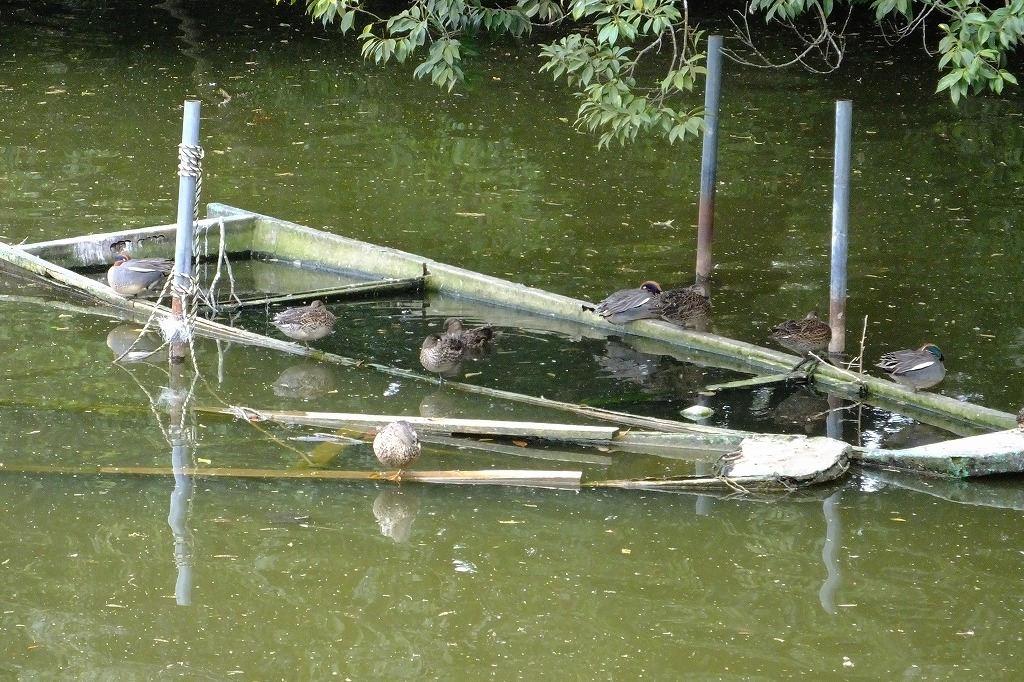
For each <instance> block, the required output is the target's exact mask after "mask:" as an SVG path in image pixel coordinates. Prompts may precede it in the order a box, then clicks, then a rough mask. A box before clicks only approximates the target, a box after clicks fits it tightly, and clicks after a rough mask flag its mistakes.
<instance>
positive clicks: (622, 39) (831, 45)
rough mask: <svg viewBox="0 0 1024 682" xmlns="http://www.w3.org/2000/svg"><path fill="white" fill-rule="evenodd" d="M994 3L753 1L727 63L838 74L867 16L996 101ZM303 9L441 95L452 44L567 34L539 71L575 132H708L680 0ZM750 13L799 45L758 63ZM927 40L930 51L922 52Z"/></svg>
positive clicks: (458, 70) (950, 85)
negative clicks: (563, 89)
mask: <svg viewBox="0 0 1024 682" xmlns="http://www.w3.org/2000/svg"><path fill="white" fill-rule="evenodd" d="M276 2H279V3H280V2H284V0H276ZM288 2H290V3H291V4H295V3H296V2H298V0H288ZM995 4H998V3H994V2H986V1H985V0H749V1H748V2H747V3H746V7H745V10H744V11H737V12H736V15H735V18H734V19H733V25H734V27H735V28H736V33H737V36H738V37H739V39H740V42H741V43H742V45H743V46H744V48H743V50H742V51H728V52H726V56H728V57H730V58H732V59H734V60H736V61H739V62H743V63H747V64H756V65H759V66H773V67H778V66H786V65H789V64H800V65H802V66H804V67H805V68H808V69H810V70H812V71H818V72H821V71H830V70H834V69H836V68H838V67H839V65H840V63H841V62H842V58H843V53H844V49H845V36H844V31H845V28H846V26H847V23H848V22H849V20H850V17H851V15H852V14H853V13H854V12H855V11H857V10H867V11H870V12H872V13H873V15H874V19H875V21H876V23H877V25H878V27H879V30H880V31H881V32H882V33H883V34H884V35H885V37H886V38H887V39H888V40H892V41H896V40H901V39H903V38H906V37H909V36H912V35H917V34H921V35H922V36H923V41H924V44H925V47H926V49H928V50H929V53H930V54H933V55H937V56H938V68H939V70H940V71H941V72H942V75H941V77H940V78H939V80H938V83H937V86H936V92H946V93H948V96H949V98H950V99H951V100H952V102H953V103H954V104H956V103H958V102H960V100H961V99H963V98H964V97H966V96H969V95H977V94H980V93H982V92H983V91H986V90H988V91H990V92H993V93H996V94H999V93H1001V92H1002V91H1003V89H1004V87H1005V86H1006V85H1007V84H1011V85H1016V84H1017V79H1016V77H1015V76H1014V75H1013V74H1012V73H1011V72H1009V71H1008V70H1006V68H1005V67H1006V62H1007V56H1008V55H1009V54H1010V53H1012V52H1013V51H1014V50H1015V49H1016V47H1017V45H1018V43H1019V42H1020V41H1021V39H1022V36H1024V0H1004V2H1003V4H1002V5H1000V6H998V7H995V8H994V9H993V8H990V7H989V6H990V5H995ZM305 5H306V12H307V13H308V14H309V15H310V16H312V17H313V18H314V19H317V20H320V21H322V22H323V23H324V24H325V25H327V24H332V23H336V24H337V25H338V27H339V28H340V29H341V31H342V33H348V32H349V31H353V30H358V31H359V33H358V39H359V40H360V41H361V42H362V54H363V57H364V58H365V59H368V60H373V61H375V62H377V63H387V62H390V61H397V62H404V61H405V60H406V59H409V58H411V57H413V56H414V55H416V58H418V59H420V61H419V63H418V64H417V65H416V68H415V70H414V72H413V73H414V76H415V77H416V78H429V79H430V81H431V82H432V83H434V84H436V85H438V86H440V87H443V88H446V89H448V90H449V91H450V90H452V89H453V88H455V87H456V86H457V85H458V84H460V83H462V82H463V80H464V78H465V74H464V71H463V60H464V58H465V57H467V56H468V54H467V53H468V50H467V49H466V48H465V47H464V45H463V43H462V42H461V41H460V38H465V37H467V36H472V35H474V34H477V33H479V32H488V33H493V34H505V35H510V36H513V37H520V36H523V35H526V34H528V33H530V31H531V30H532V29H533V28H535V27H541V26H545V27H564V31H565V33H564V35H562V37H561V38H559V39H558V40H556V41H554V42H551V43H547V44H544V45H542V46H541V48H540V57H541V58H543V59H544V62H543V65H542V66H541V71H544V72H548V73H550V74H551V75H552V76H553V77H554V78H555V79H557V80H561V81H564V82H565V84H566V85H567V86H568V87H569V88H570V90H571V91H572V93H573V95H574V96H575V97H577V98H578V99H579V100H580V106H579V109H578V110H577V112H576V122H575V125H576V127H577V128H578V129H582V130H586V131H588V132H591V133H597V134H599V135H600V137H599V143H598V144H599V146H607V145H608V144H609V143H611V142H612V141H613V140H615V141H618V142H619V143H621V144H625V143H626V142H628V141H630V140H633V139H634V138H636V136H637V135H638V134H640V133H655V134H660V135H663V136H664V137H666V138H668V140H669V141H670V142H675V141H676V140H681V141H682V140H688V139H691V138H694V137H696V136H698V135H699V134H700V132H701V130H702V128H703V125H704V121H703V110H702V107H701V106H699V104H698V103H695V102H694V101H693V100H694V95H693V90H694V86H695V85H696V83H697V80H698V79H699V78H700V77H701V76H704V75H706V69H705V67H704V66H703V64H704V61H705V58H706V54H705V53H704V52H703V51H702V49H701V47H700V46H701V45H702V44H703V39H704V35H703V33H702V32H701V31H700V30H697V28H696V27H695V26H694V25H693V24H691V22H690V18H689V11H688V7H689V5H688V2H687V0H562V1H561V2H558V1H556V0H506V1H504V2H502V1H499V2H496V3H485V2H483V1H482V0H409V1H408V2H406V3H403V4H402V5H399V6H397V7H398V8H400V9H399V11H397V12H396V13H393V14H383V15H381V14H377V13H375V11H374V9H375V8H376V7H377V3H374V2H372V0H305ZM387 6H388V7H391V8H395V7H396V6H394V5H387ZM390 11H393V9H392V10H390ZM758 15H760V16H761V18H762V19H763V20H764V21H765V22H766V23H771V24H778V25H781V26H784V27H787V28H789V29H790V30H791V31H792V32H793V35H794V36H795V37H796V40H797V47H796V51H795V53H794V54H793V55H792V57H791V58H789V59H787V60H783V61H779V60H777V59H772V58H768V57H765V55H764V53H763V52H762V51H761V49H760V47H759V45H758V40H757V33H758V30H757V28H756V27H752V26H751V24H750V22H749V17H751V16H755V17H756V16H758ZM357 22H358V26H357ZM926 29H927V30H926ZM935 35H937V36H938V37H939V38H938V41H937V44H930V43H931V42H934V37H933V36H935ZM656 54H658V55H661V60H664V58H665V56H666V55H667V57H668V60H667V66H662V67H660V68H661V69H662V70H661V71H660V72H659V73H657V74H656V75H646V76H642V75H640V69H639V68H638V67H639V66H640V65H641V64H643V63H644V60H645V59H650V58H651V57H653V56H654V55H656ZM661 60H659V64H661V63H662V61H661Z"/></svg>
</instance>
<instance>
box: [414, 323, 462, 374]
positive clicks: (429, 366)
mask: <svg viewBox="0 0 1024 682" xmlns="http://www.w3.org/2000/svg"><path fill="white" fill-rule="evenodd" d="M465 352H466V347H465V346H464V345H463V344H462V339H461V338H460V337H458V336H454V335H448V334H445V335H441V334H431V335H430V336H428V337H427V338H425V339H423V345H422V346H421V347H420V364H421V365H423V369H425V370H427V371H428V372H436V373H437V374H438V377H439V378H440V379H441V383H444V376H443V375H444V374H451V373H453V372H455V371H456V370H458V368H459V364H460V363H461V362H462V356H463V355H464V354H465Z"/></svg>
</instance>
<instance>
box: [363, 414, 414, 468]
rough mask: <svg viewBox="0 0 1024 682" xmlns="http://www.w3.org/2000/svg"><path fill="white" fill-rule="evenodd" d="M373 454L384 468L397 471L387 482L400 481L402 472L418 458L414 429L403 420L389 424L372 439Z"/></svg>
mask: <svg viewBox="0 0 1024 682" xmlns="http://www.w3.org/2000/svg"><path fill="white" fill-rule="evenodd" d="M373 454H375V455H377V459H378V460H380V463H381V464H383V465H384V466H386V467H388V468H391V469H398V471H397V472H396V473H395V474H393V475H392V476H389V477H388V480H391V481H395V482H396V483H399V482H401V480H402V470H403V469H406V468H408V467H410V466H412V465H413V463H414V462H415V461H416V460H417V459H419V457H420V439H419V436H418V435H416V429H414V428H413V427H412V424H410V423H409V422H407V421H405V420H404V419H402V420H399V421H394V422H389V423H388V424H387V425H385V426H384V428H382V429H381V430H380V431H378V432H377V435H376V436H374V438H373Z"/></svg>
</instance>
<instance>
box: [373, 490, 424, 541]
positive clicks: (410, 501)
mask: <svg viewBox="0 0 1024 682" xmlns="http://www.w3.org/2000/svg"><path fill="white" fill-rule="evenodd" d="M419 510H420V498H419V495H418V494H417V493H414V492H411V491H409V490H390V489H388V490H382V491H381V492H380V494H379V495H377V497H376V499H374V501H373V516H374V518H376V519H377V524H378V525H379V526H380V534H381V535H383V536H384V537H387V538H391V539H392V540H394V541H395V542H408V541H409V538H410V537H411V536H412V523H413V521H415V520H416V514H418V513H419Z"/></svg>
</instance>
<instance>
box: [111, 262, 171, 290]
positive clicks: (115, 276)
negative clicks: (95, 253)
mask: <svg viewBox="0 0 1024 682" xmlns="http://www.w3.org/2000/svg"><path fill="white" fill-rule="evenodd" d="M173 268H174V263H172V262H171V261H169V260H168V259H166V258H139V259H138V260H135V259H133V258H131V257H130V256H129V255H128V254H126V253H119V254H117V256H116V257H115V258H114V264H113V265H111V266H110V269H109V270H107V284H109V285H110V288H111V289H113V290H114V291H116V292H117V293H119V294H121V295H122V296H130V297H133V296H138V295H139V294H141V293H145V292H147V291H152V290H154V289H159V288H160V287H161V286H163V283H164V280H165V279H166V278H167V275H169V274H171V270H172V269H173Z"/></svg>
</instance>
